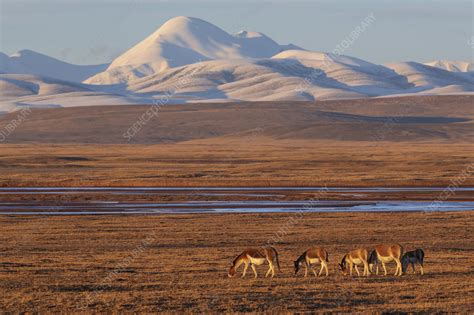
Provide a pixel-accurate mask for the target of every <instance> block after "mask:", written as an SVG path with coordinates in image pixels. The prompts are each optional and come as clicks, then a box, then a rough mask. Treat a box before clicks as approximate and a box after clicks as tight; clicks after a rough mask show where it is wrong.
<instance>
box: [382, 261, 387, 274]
mask: <svg viewBox="0 0 474 315" xmlns="http://www.w3.org/2000/svg"><path fill="white" fill-rule="evenodd" d="M382 268H383V273H384V276H386V275H387V268H385V263H384V262H383V261H382Z"/></svg>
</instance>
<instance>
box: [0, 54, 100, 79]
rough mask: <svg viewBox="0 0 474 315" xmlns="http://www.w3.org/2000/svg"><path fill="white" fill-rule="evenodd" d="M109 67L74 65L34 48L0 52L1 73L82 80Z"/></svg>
mask: <svg viewBox="0 0 474 315" xmlns="http://www.w3.org/2000/svg"><path fill="white" fill-rule="evenodd" d="M106 68H107V65H106V64H102V65H90V66H89V65H85V66H82V65H73V64H70V63H67V62H64V61H61V60H58V59H55V58H52V57H49V56H46V55H43V54H40V53H38V52H35V51H32V50H27V49H24V50H20V51H18V52H16V53H14V54H13V55H11V56H7V55H6V54H4V53H2V52H0V73H16V74H32V75H37V76H42V77H47V78H53V79H59V80H66V81H72V82H82V81H84V80H85V79H87V78H89V77H90V76H93V75H95V74H96V73H99V72H102V71H104V70H105V69H106Z"/></svg>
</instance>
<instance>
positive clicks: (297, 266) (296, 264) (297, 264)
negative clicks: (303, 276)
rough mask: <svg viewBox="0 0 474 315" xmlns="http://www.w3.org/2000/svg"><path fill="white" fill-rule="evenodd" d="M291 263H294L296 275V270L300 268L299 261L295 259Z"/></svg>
mask: <svg viewBox="0 0 474 315" xmlns="http://www.w3.org/2000/svg"><path fill="white" fill-rule="evenodd" d="M293 263H294V264H295V275H296V274H297V273H298V271H299V270H300V268H301V261H300V260H296V261H294V262H293Z"/></svg>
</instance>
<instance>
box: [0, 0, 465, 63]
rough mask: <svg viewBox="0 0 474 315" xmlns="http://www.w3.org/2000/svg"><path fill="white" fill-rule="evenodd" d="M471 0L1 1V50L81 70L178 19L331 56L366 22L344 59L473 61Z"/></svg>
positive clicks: (346, 51)
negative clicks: (45, 57) (193, 19)
mask: <svg viewBox="0 0 474 315" xmlns="http://www.w3.org/2000/svg"><path fill="white" fill-rule="evenodd" d="M473 2H474V0H445V1H440V0H438V1H421V0H397V1H388V0H358V1H355V0H339V1H335V0H333V1H329V0H326V1H309V0H308V1H289V0H288V1H281V0H280V1H279V0H273V1H250V0H247V1H245V0H239V1H235V0H234V1H232V0H221V1H200V0H194V1H193V0H187V1H185V0H174V1H172V0H162V1H159V0H158V1H151V0H94V1H91V0H82V1H81V0H62V1H61V0H0V51H2V52H4V53H6V54H12V53H14V52H16V51H18V50H21V49H31V50H34V51H38V52H41V53H44V54H47V55H49V56H52V57H55V58H58V59H61V60H64V61H67V62H71V63H76V64H98V63H107V62H110V61H112V60H113V58H115V57H117V56H118V55H119V54H121V53H122V52H124V51H126V50H127V49H129V48H130V47H132V46H133V45H135V44H137V43H138V42H140V41H141V40H142V39H144V38H145V37H146V36H148V35H149V34H151V33H153V32H154V31H155V30H156V29H158V28H159V27H160V26H161V25H162V24H163V23H164V22H166V21H167V20H168V19H170V18H172V17H175V16H180V15H184V16H193V17H198V18H201V19H204V20H206V21H208V22H211V23H213V24H215V25H217V26H219V27H220V28H222V29H224V30H225V31H227V32H229V33H236V32H238V31H240V30H252V31H259V32H263V33H265V34H266V35H268V36H269V37H271V38H272V39H274V40H275V41H277V42H278V43H280V44H287V43H290V42H291V43H293V44H296V45H298V46H301V47H303V48H305V49H308V50H315V51H327V52H330V51H333V50H334V48H335V47H337V45H339V44H341V42H342V41H343V40H344V39H346V38H347V37H348V36H350V33H351V31H353V30H354V29H355V28H356V27H357V26H359V25H360V24H361V21H362V20H363V19H364V18H366V17H367V16H368V15H369V14H371V13H373V15H374V16H375V22H374V23H372V24H371V25H370V26H369V27H367V29H365V30H364V32H363V33H362V34H360V36H359V37H358V38H357V39H356V40H354V41H353V43H352V44H351V45H350V47H348V48H347V49H346V50H345V51H344V54H346V55H349V56H353V57H359V58H362V59H365V60H368V61H371V62H375V63H385V62H391V61H419V62H426V61H431V60H438V59H446V60H465V61H471V62H472V61H473V51H474V21H473V15H474V5H473Z"/></svg>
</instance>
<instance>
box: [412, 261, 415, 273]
mask: <svg viewBox="0 0 474 315" xmlns="http://www.w3.org/2000/svg"><path fill="white" fill-rule="evenodd" d="M411 269H413V274H415V273H416V272H415V263H414V262H412V263H411Z"/></svg>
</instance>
